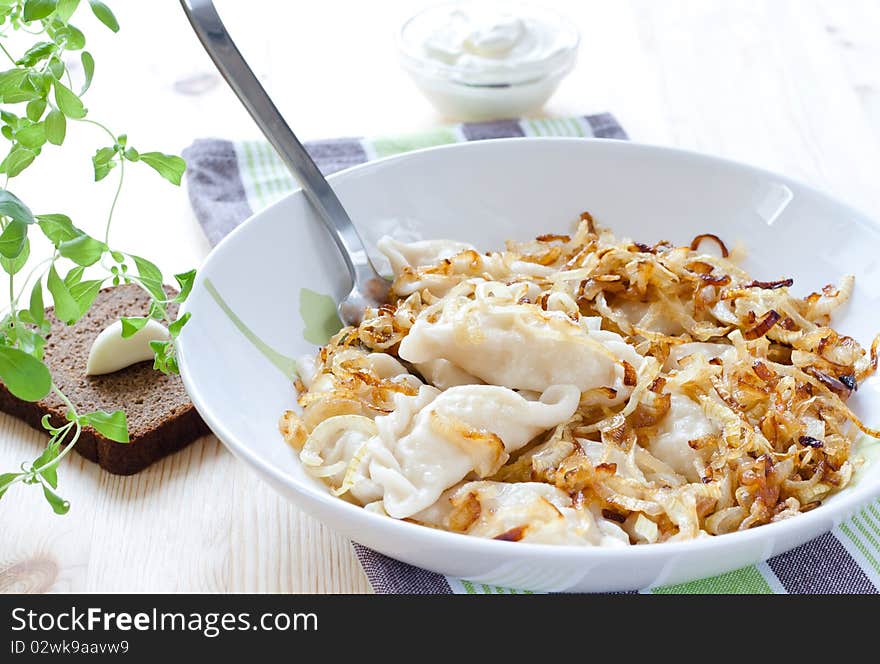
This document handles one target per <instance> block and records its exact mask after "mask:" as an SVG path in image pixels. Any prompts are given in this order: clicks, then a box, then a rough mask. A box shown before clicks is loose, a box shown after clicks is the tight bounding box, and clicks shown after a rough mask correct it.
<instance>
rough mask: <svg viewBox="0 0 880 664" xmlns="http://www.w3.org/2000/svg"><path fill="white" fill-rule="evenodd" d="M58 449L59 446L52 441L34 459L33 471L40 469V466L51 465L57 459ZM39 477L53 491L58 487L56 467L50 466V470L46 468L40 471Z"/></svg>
mask: <svg viewBox="0 0 880 664" xmlns="http://www.w3.org/2000/svg"><path fill="white" fill-rule="evenodd" d="M58 449H59V445H58V443H57V442H55V441H52V442H50V443H49V445H48V446H47V447H46V449H45V450H43V453H42V454H41V455H40V456H38V457H37V458H36V459H34V463H33V466H34V470H37V469H38V468H40V466H44V465H46V464H47V463H52V462H53V461H54V460H55V459H57V458H58ZM39 473H40V475H42V476H43V479H44V480H46V481H47V482H48V483H49V485H50V486H51V487H52V488H53V489H55V488H57V487H58V466H52V467H51V468H46V469H44V470H42V471H39Z"/></svg>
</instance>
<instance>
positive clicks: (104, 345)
mask: <svg viewBox="0 0 880 664" xmlns="http://www.w3.org/2000/svg"><path fill="white" fill-rule="evenodd" d="M167 339H168V330H166V329H165V327H164V326H163V325H162V324H161V323H159V322H158V321H155V320H152V319H151V320H148V321H147V323H146V325H144V326H143V327H142V328H141V329H140V330H138V331H137V332H135V333H134V334H133V335H132V336H130V337H128V338H125V337H123V336H122V321H116V322H115V323H111V324H110V325H108V326H107V327H106V328H104V329H103V330H101V332H100V334H98V336H97V337H95V340H94V341H93V342H92V347H91V349H90V350H89V359H88V361H87V362H86V375H87V376H98V375H101V374H109V373H113V372H115V371H119V370H120V369H125V368H126V367H130V366H131V365H132V364H137V363H138V362H144V361H146V360H152V359H153V349H152V348H150V342H151V341H166V340H167Z"/></svg>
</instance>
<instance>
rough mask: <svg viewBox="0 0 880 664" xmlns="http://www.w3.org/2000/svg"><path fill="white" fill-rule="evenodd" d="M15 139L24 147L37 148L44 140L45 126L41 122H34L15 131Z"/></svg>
mask: <svg viewBox="0 0 880 664" xmlns="http://www.w3.org/2000/svg"><path fill="white" fill-rule="evenodd" d="M15 140H17V141H18V142H19V143H21V144H22V145H23V146H24V147H26V148H32V149H33V148H38V147H40V146H42V145H43V143H45V142H46V126H45V125H44V124H43V123H42V122H35V123H34V124H32V125H28V126H27V127H25V128H23V129H19V130H18V131H17V132H15Z"/></svg>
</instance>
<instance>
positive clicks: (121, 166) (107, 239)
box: [104, 157, 125, 244]
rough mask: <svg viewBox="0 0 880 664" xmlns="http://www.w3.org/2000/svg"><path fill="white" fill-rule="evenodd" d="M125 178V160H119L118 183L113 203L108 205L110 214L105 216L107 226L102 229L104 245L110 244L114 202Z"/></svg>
mask: <svg viewBox="0 0 880 664" xmlns="http://www.w3.org/2000/svg"><path fill="white" fill-rule="evenodd" d="M124 178H125V159H124V158H122V157H120V158H119V183H118V184H117V185H116V194H114V196H113V202H112V203H111V204H110V213H109V214H108V215H107V226H106V227H105V228H104V244H107V243H108V242H110V223H111V222H112V221H113V212H114V211H115V210H116V201H118V200H119V194H120V193H121V192H122V181H123V179H124Z"/></svg>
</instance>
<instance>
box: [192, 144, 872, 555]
mask: <svg viewBox="0 0 880 664" xmlns="http://www.w3.org/2000/svg"><path fill="white" fill-rule="evenodd" d="M539 144H546V145H561V144H568V145H571V146H575V145H581V146H591V145H592V146H596V145H601V146H604V148H610V149H612V150H616V149H620V150H625V151H626V150H630V151H634V152H639V151H648V152H651V153H655V154H658V153H659V154H665V155H669V156H672V157H673V158H675V159H684V160H692V159H697V160H700V161H703V162H705V163H707V164H712V165H713V166H720V167H722V168H727V169H732V170H733V171H736V172H740V173H750V174H752V175H756V176H760V177H762V178H772V179H773V180H774V181H776V182H778V183H780V184H784V185H786V186H789V187H792V188H794V189H797V190H801V191H802V192H804V193H806V194H809V195H812V196H816V197H819V198H821V199H824V200H825V201H826V202H828V203H830V204H832V205H833V206H836V207H838V208H840V209H841V210H842V211H844V212H845V213H846V214H847V215H848V216H850V217H851V219H850V222H851V223H856V224H859V225H861V226H863V227H868V228H873V229H875V230H878V229H880V223H878V222H877V221H875V220H873V219H872V218H871V217H870V216H869V215H867V214H866V213H864V212H862V211H860V210H858V209H857V208H855V207H853V206H852V205H850V204H848V203H846V202H844V201H841V200H840V199H838V198H836V197H834V196H832V195H831V194H830V193H827V192H825V191H823V190H821V189H819V188H817V187H814V186H812V185H809V184H806V183H804V182H802V181H799V180H796V179H793V178H790V177H787V176H783V175H780V174H778V173H775V172H773V171H770V170H767V169H764V168H760V167H757V166H752V165H749V164H747V163H744V162H740V161H736V160H733V159H727V158H724V157H719V156H715V155H709V154H705V153H701V152H698V151H695V150H688V149H683V148H678V147H669V146H664V145H657V144H651V143H644V142H637V141H629V140H621V139H608V138H582V137H549V136H546V137H514V138H497V139H491V140H483V141H470V142H461V143H450V144H446V145H439V146H432V147H428V148H422V149H419V150H413V151H410V152H405V153H401V154H397V155H391V156H389V157H384V158H382V159H376V160H373V161H369V162H366V163H364V164H359V165H357V166H353V167H351V168H347V169H344V170H342V171H338V172H336V173H333V174H332V175H330V176H328V180H329V181H330V182H331V184H332V183H333V182H342V181H344V180H345V179H346V178H348V177H353V176H358V175H361V174H363V173H365V172H369V171H370V170H372V169H376V168H381V167H382V166H384V165H386V164H388V163H389V162H393V161H409V160H419V159H422V158H425V156H426V155H427V157H428V158H431V157H432V156H433V155H434V154H436V153H438V152H446V151H455V152H462V153H467V152H470V151H475V150H506V149H517V148H516V146H518V145H535V146H537V145H539ZM301 195H303V194H302V189H301V188H297V189H294V190H293V191H291V192H290V193H289V194H287V195H286V196H284V197H283V198H280V199H279V200H278V201H276V202H274V203H272V204H271V205H269V206H267V207H266V208H264V209H262V210H260V211H258V212H255V213H254V214H253V215H251V216H250V217H249V218H248V219H246V220H245V221H243V222H242V223H241V224H239V225H238V226H237V227H236V228H235V229H233V230H232V231H231V232H230V233H229V234H228V235H227V236H226V237H224V238H223V239H222V240H221V241H220V242H219V243H218V244H217V245H216V246H215V247H214V248H213V249H212V250H211V252H210V253H209V254H208V256H207V257H206V258H205V259H204V261H203V262H202V264H201V266H200V267H199V270H198V273H197V276H196V280H195V284H194V286H193V290H194V291H195V290H196V289H202V288H204V286H203V281H204V279H205V278H206V277H205V274H206V270H208V269H210V266H211V264H212V263H213V262H214V261H217V260H218V257H220V256H222V255H223V254H225V253H227V252H229V251H232V247H234V246H235V243H236V238H237V237H238V235H239V234H240V233H242V232H244V230H245V229H246V227H248V226H251V225H253V224H254V223H260V219H261V218H263V217H268V216H270V215H272V214H274V211H275V209H276V208H280V207H283V206H285V205H288V204H289V203H288V201H289V200H290V199H291V198H294V197H296V196H301ZM188 305H189V301H187V302H185V303H184V304H183V305H182V307H181V315H182V314H183V313H186V312H188V311H189V306H188ZM186 339H187V334H186V328H184V332H183V334H181V336H180V338H179V339H178V351H177V352H178V362H179V366H180V374H181V377H182V379H183V383H184V387H185V388H186V391H187V393H188V394H189V396H190V398H191V400H192V402H193V405H194V406H195V407H196V410H198V412H199V414H200V415H201V416H202V417H203V418H204V420H205V422H206V423H207V424H208V426H209V428H210V429H211V431H212V432H213V433H214V434H215V435H216V436H217V437H218V438H219V439H220V440H221V441H222V442H223V444H224V445H225V446H226V447H227V448H228V449H229V450H230V451H231V452H232V453H233V454H234V455H235V456H236V457H237V458H239V459H241V460H242V461H244V462H245V463H247V464H248V465H249V466H251V467H252V468H253V469H254V470H256V471H258V473H260V474H261V475H264V476H265V477H266V478H268V480H269V483H270V485H283V486H286V487H288V488H289V489H290V490H291V491H292V492H294V493H296V494H297V495H298V496H300V497H301V498H303V499H304V500H305V501H317V502H318V503H320V504H321V505H322V506H323V507H326V508H327V509H329V510H332V511H336V512H338V513H339V515H340V518H342V519H345V520H352V519H353V520H355V521H358V520H362V521H361V524H363V526H364V527H365V528H369V529H371V530H372V531H374V532H377V533H380V534H381V532H382V531H384V532H387V533H389V534H392V535H396V536H399V537H401V538H404V539H408V538H409V539H411V538H413V537H414V538H416V539H418V538H424V539H423V541H424V542H425V543H426V544H428V543H430V542H431V541H433V542H434V543H435V544H436V545H438V546H443V547H447V548H455V549H459V550H461V551H462V553H472V554H481V553H482V554H489V553H491V554H494V555H502V554H504V555H507V556H508V557H512V556H515V557H518V558H519V557H524V558H530V557H534V556H540V557H542V558H547V557H550V558H555V559H559V560H584V561H589V562H591V563H600V562H603V561H607V560H609V559H619V558H620V557H621V556H626V558H627V559H629V560H632V561H633V562H638V561H642V560H645V559H651V558H655V557H658V556H659V557H666V556H672V555H676V554H686V555H698V554H701V553H702V554H708V553H710V552H712V551H716V550H724V549H727V548H730V547H735V546H737V545H740V546H748V545H750V544H751V545H754V544H756V543H760V542H762V541H765V540H766V541H767V542H770V541H772V540H773V538H774V536H776V539H784V538H785V537H786V535H788V539H789V540H794V539H796V538H797V537H798V535H797V531H799V530H801V531H803V530H806V529H807V528H808V526H809V525H810V524H819V523H821V522H823V521H829V520H830V521H831V522H833V523H834V525H837V524H838V523H840V522H841V521H843V520H844V519H845V518H847V517H848V516H850V515H851V514H852V513H853V512H854V511H855V510H857V509H859V508H861V507H862V506H864V505H865V504H867V503H868V501H870V500H873V499H875V498H877V497H878V496H880V482H875V483H874V484H873V485H866V484H865V483H864V479H862V480H861V481H857V483H856V484H854V485H850V486H849V487H846V488H845V489H844V490H843V491H841V492H840V493H839V494H837V495H836V496H834V500H833V502H832V503H831V504H828V503H823V504H822V505H821V506H819V507H818V508H816V509H814V510H811V511H809V512H806V513H802V514H799V515H797V516H796V517H793V518H789V519H785V520H783V521H778V522H775V523H768V524H764V525H762V526H760V527H756V528H750V529H748V530H744V531H737V532H734V533H728V534H725V535H716V536H706V537H698V538H695V539H691V540H685V541H680V542H662V543H657V544H654V545H633V546H626V547H599V546H573V545H560V544H539V543H532V542H506V541H498V540H493V539H486V538H481V537H475V536H471V535H466V534H463V533H454V532H450V531H445V530H440V529H436V528H431V527H429V526H423V525H419V524H416V523H410V522H407V521H403V520H399V519H394V518H391V517H388V516H384V515H381V514H376V513H372V512H369V511H367V510H365V509H364V508H363V507H360V506H357V505H354V504H353V503H349V502H348V501H345V500H342V499H340V498H338V497H335V496H333V495H331V494H330V493H329V491H327V492H325V491H321V490H320V489H319V488H318V487H313V486H309V485H307V484H306V483H303V482H302V481H301V480H299V479H297V478H296V477H294V476H293V475H291V474H290V473H288V472H285V471H284V470H282V469H281V468H279V467H276V466H274V465H273V464H272V463H270V462H268V461H267V460H266V459H264V458H263V457H261V456H260V455H259V454H257V453H256V452H254V451H253V450H251V449H250V448H249V447H248V446H247V445H245V444H243V443H241V442H240V441H239V440H238V439H237V436H235V435H234V434H233V433H232V432H231V431H229V429H228V428H227V427H226V426H225V425H224V424H223V420H222V415H221V414H219V413H214V412H213V411H212V410H211V409H210V408H209V407H208V406H207V405H206V403H205V402H204V401H203V398H202V394H201V391H200V389H199V386H198V384H196V382H194V381H193V380H192V378H191V376H190V373H189V370H188V369H189V344H188V343H187V341H186ZM278 442H279V445H280V444H283V440H281V438H280V435H279V441H278ZM297 462H298V461H297ZM264 479H265V478H264ZM306 511H308V508H306ZM814 530H816V528H814ZM719 547H720V549H719ZM786 548H788V547H786Z"/></svg>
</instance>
